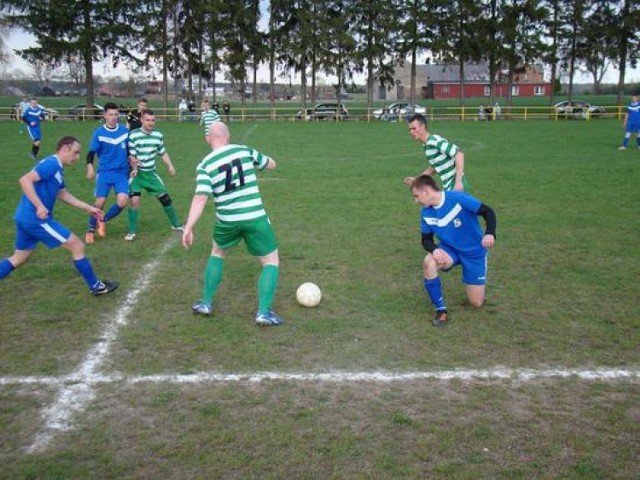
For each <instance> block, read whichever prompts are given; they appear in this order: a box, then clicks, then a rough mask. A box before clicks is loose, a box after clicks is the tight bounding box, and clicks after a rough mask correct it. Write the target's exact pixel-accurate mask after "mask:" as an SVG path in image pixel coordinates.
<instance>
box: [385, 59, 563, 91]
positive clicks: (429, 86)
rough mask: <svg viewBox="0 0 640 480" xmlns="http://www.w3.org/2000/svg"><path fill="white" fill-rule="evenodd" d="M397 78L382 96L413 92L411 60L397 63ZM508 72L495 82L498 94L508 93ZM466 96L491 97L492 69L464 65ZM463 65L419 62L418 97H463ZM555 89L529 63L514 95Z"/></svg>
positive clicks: (517, 78) (516, 82)
mask: <svg viewBox="0 0 640 480" xmlns="http://www.w3.org/2000/svg"><path fill="white" fill-rule="evenodd" d="M395 73H396V82H395V85H394V87H392V88H391V89H381V90H380V92H379V95H378V97H379V98H378V99H379V100H406V99H408V98H409V96H410V91H409V90H410V88H411V64H408V63H407V62H405V63H404V64H402V65H398V66H397V67H396V72H395ZM505 73H506V72H501V73H500V75H499V80H498V81H497V82H496V83H495V84H494V89H495V90H494V97H503V98H504V97H506V96H507V94H508V89H509V84H508V82H507V79H506V74H505ZM464 77H465V79H464V84H463V88H464V97H465V98H472V97H478V98H482V97H489V96H490V87H489V69H488V67H487V65H485V64H480V63H470V64H466V65H465V67H464ZM460 88H461V84H460V67H459V66H458V65H454V64H434V65H417V66H416V90H417V92H416V94H417V95H416V97H417V98H418V99H422V100H425V99H444V98H459V97H460ZM550 93H551V83H549V82H547V81H545V79H544V75H543V73H542V68H540V67H535V66H528V67H527V68H526V69H525V71H524V72H522V73H518V74H515V75H514V79H513V85H512V88H511V95H512V96H513V97H543V96H548V95H549V94H550Z"/></svg>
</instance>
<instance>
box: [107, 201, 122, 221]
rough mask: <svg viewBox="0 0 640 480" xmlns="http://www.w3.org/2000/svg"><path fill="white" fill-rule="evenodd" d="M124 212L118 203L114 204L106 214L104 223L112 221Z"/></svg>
mask: <svg viewBox="0 0 640 480" xmlns="http://www.w3.org/2000/svg"><path fill="white" fill-rule="evenodd" d="M122 210H124V209H123V208H122V207H120V206H119V205H118V204H117V203H114V204H113V205H111V208H110V209H109V211H108V212H107V213H106V214H105V216H104V221H105V222H106V221H109V220H111V219H112V218H113V217H115V216H117V215H119V214H120V212H122Z"/></svg>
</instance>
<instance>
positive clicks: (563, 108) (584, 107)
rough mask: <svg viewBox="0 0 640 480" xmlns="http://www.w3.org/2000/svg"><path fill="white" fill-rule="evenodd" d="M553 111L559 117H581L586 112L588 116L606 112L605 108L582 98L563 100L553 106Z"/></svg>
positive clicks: (585, 115)
mask: <svg viewBox="0 0 640 480" xmlns="http://www.w3.org/2000/svg"><path fill="white" fill-rule="evenodd" d="M553 109H554V110H555V113H556V114H557V115H558V116H559V117H566V118H574V119H583V118H587V112H588V113H589V115H590V116H593V117H597V116H599V115H603V114H604V113H606V110H605V109H604V108H602V107H598V106H596V105H591V104H590V103H587V102H585V101H583V100H572V101H571V102H569V101H568V100H563V101H562V102H558V103H556V104H555V105H554V106H553Z"/></svg>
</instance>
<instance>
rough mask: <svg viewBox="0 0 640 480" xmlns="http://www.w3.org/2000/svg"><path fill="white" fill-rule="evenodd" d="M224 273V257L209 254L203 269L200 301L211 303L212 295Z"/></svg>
mask: <svg viewBox="0 0 640 480" xmlns="http://www.w3.org/2000/svg"><path fill="white" fill-rule="evenodd" d="M223 273H224V259H223V258H220V257H215V256H211V257H209V261H208V262H207V267H206V268H205V269H204V287H203V288H202V301H203V302H204V303H206V304H208V305H211V304H212V303H213V297H214V296H215V294H216V291H217V290H218V286H220V282H221V281H222V274H223Z"/></svg>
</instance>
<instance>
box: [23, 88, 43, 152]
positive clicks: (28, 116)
mask: <svg viewBox="0 0 640 480" xmlns="http://www.w3.org/2000/svg"><path fill="white" fill-rule="evenodd" d="M45 117H46V112H45V110H44V108H42V106H41V105H38V100H37V99H36V98H32V99H31V100H30V101H29V107H28V108H27V109H26V110H25V111H24V112H22V121H23V122H24V123H25V124H26V125H27V132H28V133H29V136H30V137H31V142H32V147H31V155H30V156H31V158H32V159H33V160H34V161H36V160H38V151H40V141H41V140H42V132H41V131H40V122H41V121H42V120H44V119H45Z"/></svg>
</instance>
